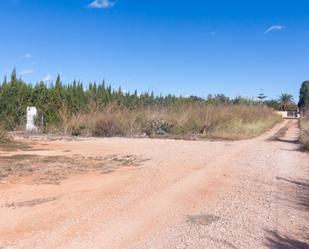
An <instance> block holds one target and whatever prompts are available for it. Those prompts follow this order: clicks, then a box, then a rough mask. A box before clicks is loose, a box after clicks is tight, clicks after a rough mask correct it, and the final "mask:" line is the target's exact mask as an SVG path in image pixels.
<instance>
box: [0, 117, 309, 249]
mask: <svg viewBox="0 0 309 249" xmlns="http://www.w3.org/2000/svg"><path fill="white" fill-rule="evenodd" d="M284 126H286V127H287V128H288V130H287V132H286V133H285V134H284V135H283V134H282V136H281V137H278V138H277V139H274V141H270V140H269V138H270V137H272V136H273V135H274V134H276V132H278V131H279V130H280V129H281V128H282V127H284ZM298 133H299V130H298V125H297V121H296V120H289V121H285V122H284V123H282V124H280V125H278V126H276V127H275V128H274V129H273V130H271V131H269V132H268V133H267V134H264V135H263V136H260V137H258V138H256V139H252V140H245V141H237V142H226V141H211V142H210V141H176V140H159V139H121V138H112V139H79V140H72V141H69V140H61V141H59V140H58V141H50V140H49V139H42V138H41V139H35V138H33V139H31V140H30V139H21V138H20V140H21V141H23V142H24V143H27V144H31V146H32V150H25V151H20V150H19V151H13V152H7V151H0V167H2V166H3V165H4V164H5V163H6V165H5V167H9V166H10V165H7V163H9V164H11V165H14V168H13V169H14V170H16V172H18V174H17V173H16V172H15V173H14V172H11V173H10V174H9V175H8V176H7V177H6V178H3V179H0V248H1V249H4V248H5V249H7V248H26V249H27V248H31V249H32V248H154V249H157V248H162V249H163V248H164V249H169V248H287V249H292V248H309V212H308V211H309V154H308V153H305V152H300V151H298V144H297V139H298ZM16 155H17V156H16ZM21 155H22V157H21ZM25 155H28V156H29V157H26V158H24V156H25ZM12 156H13V158H15V159H16V160H17V159H18V160H20V161H18V160H17V162H14V161H12V160H11V159H10V157H12ZM14 156H15V157H14ZM33 156H35V157H33ZM46 157H49V160H46ZM64 158H65V160H64ZM75 158H78V160H75ZM10 160H11V161H10ZM44 160H45V161H44ZM81 162H83V164H85V163H86V164H85V165H84V166H83V167H82V168H81V167H79V165H80V163H81ZM25 163H27V165H28V166H29V165H30V166H33V165H34V166H33V168H31V169H30V170H29V168H26V169H27V172H28V173H27V174H24V173H23V172H24V171H25V169H24V168H23V167H24V164H25ZM48 165H52V167H50V166H49V169H48V171H46V168H48ZM3 167H4V166H3ZM54 167H55V171H57V174H54V175H55V176H57V177H58V178H57V181H54V180H55V179H54V178H53V181H51V182H49V183H48V184H47V183H46V182H44V181H42V182H40V181H37V179H41V178H42V175H44V174H45V175H49V174H51V171H50V170H53V169H54ZM64 167H66V170H64ZM76 168H77V169H76ZM21 169H22V170H21ZM44 170H45V171H44ZM29 172H30V173H29ZM46 172H47V173H46ZM61 172H62V173H61ZM63 172H65V173H63ZM72 172H74V173H72ZM59 176H61V177H59ZM40 177H41V178H40ZM44 179H45V178H44ZM59 179H60V180H59Z"/></svg>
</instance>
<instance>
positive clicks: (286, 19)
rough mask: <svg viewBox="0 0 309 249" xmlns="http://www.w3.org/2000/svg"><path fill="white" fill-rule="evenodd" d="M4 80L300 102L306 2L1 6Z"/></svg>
mask: <svg viewBox="0 0 309 249" xmlns="http://www.w3.org/2000/svg"><path fill="white" fill-rule="evenodd" d="M0 31H1V38H0V77H1V78H3V77H4V75H5V74H7V75H9V74H10V72H11V71H12V68H13V67H14V66H16V68H17V71H18V74H19V75H20V76H21V77H22V78H23V79H24V80H26V81H29V82H32V83H35V82H37V81H39V80H42V79H44V80H46V82H48V81H51V80H54V79H55V77H56V75H57V73H60V74H61V75H62V78H63V82H65V83H67V82H71V81H72V80H73V79H77V80H82V81H84V82H85V83H88V82H89V81H101V80H102V79H105V80H106V81H107V82H108V83H111V84H112V85H113V86H114V87H118V86H121V87H122V88H123V89H124V90H130V91H133V90H135V89H137V90H138V91H140V92H141V91H147V90H148V91H150V90H154V91H155V93H157V94H159V93H162V94H167V93H172V94H177V95H191V94H193V95H199V96H203V97H206V96H207V95H208V94H209V93H225V94H226V95H228V96H231V97H233V96H237V95H242V96H248V97H250V96H257V95H258V93H259V92H260V90H261V89H263V92H264V93H265V94H266V95H267V96H269V97H270V98H276V97H277V96H278V95H279V94H280V93H283V92H288V93H291V94H293V95H294V96H295V99H296V100H297V98H298V90H299V87H300V84H301V83H302V81H304V80H307V79H309V75H308V73H309V63H308V58H309V1H308V0H293V1H292V0H286V1H282V0H281V1H274V0H273V1H272V0H268V1H266V0H259V1H257V0H256V1H248V0H246V1H237V0H235V1H231V0H217V1H207V0H204V1H202V0H190V1H188V0H186V1H179V0H178V1H176V0H170V1H168V0H165V1H162V0H146V1H145V0H115V1H112V0H96V1H93V0H52V1H51V0H50V1H48V0H0Z"/></svg>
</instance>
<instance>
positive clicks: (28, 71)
mask: <svg viewBox="0 0 309 249" xmlns="http://www.w3.org/2000/svg"><path fill="white" fill-rule="evenodd" d="M33 73H34V71H33V70H32V69H26V70H24V71H22V72H21V76H24V75H27V74H33Z"/></svg>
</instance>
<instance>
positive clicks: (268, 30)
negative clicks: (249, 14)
mask: <svg viewBox="0 0 309 249" xmlns="http://www.w3.org/2000/svg"><path fill="white" fill-rule="evenodd" d="M283 29H285V27H284V26H281V25H273V26H271V27H269V28H268V29H267V30H266V31H265V32H264V33H265V34H267V33H269V32H272V31H275V30H278V31H280V30H283Z"/></svg>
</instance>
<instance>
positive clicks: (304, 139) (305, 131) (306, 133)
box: [300, 117, 309, 151]
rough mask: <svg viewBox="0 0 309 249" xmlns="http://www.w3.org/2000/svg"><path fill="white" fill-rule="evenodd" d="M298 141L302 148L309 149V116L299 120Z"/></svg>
mask: <svg viewBox="0 0 309 249" xmlns="http://www.w3.org/2000/svg"><path fill="white" fill-rule="evenodd" d="M300 130H301V134H300V142H301V143H302V148H303V149H304V150H308V151H309V118H308V117H307V118H304V119H302V120H301V121H300Z"/></svg>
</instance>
